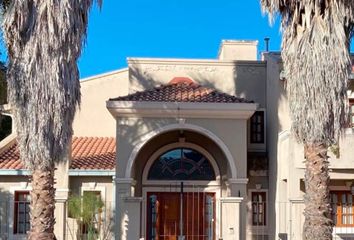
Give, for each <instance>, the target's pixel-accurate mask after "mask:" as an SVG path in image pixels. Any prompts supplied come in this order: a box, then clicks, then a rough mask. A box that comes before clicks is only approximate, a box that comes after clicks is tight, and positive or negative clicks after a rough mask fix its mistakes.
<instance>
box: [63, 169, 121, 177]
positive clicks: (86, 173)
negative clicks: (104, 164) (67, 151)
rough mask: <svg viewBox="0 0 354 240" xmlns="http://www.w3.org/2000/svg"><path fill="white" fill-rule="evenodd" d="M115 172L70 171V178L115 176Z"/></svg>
mask: <svg viewBox="0 0 354 240" xmlns="http://www.w3.org/2000/svg"><path fill="white" fill-rule="evenodd" d="M115 175H116V172H115V171H114V170H113V171H112V170H76V169H69V176H115Z"/></svg>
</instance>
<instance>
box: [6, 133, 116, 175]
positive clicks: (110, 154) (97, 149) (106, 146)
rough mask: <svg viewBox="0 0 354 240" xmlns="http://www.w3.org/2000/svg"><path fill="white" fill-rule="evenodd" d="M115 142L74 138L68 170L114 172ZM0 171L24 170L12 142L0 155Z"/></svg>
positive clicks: (105, 138)
mask: <svg viewBox="0 0 354 240" xmlns="http://www.w3.org/2000/svg"><path fill="white" fill-rule="evenodd" d="M115 163H116V141H115V139H114V138H108V137H74V138H73V143H72V162H71V165H70V169H77V170H114V169H115V165H116V164H115ZM0 169H9V170H10V169H11V170H19V169H24V167H23V164H22V162H21V160H20V154H19V151H18V148H17V142H16V141H14V142H13V143H12V144H11V145H10V146H9V147H8V148H7V149H6V150H5V151H3V152H1V153H0Z"/></svg>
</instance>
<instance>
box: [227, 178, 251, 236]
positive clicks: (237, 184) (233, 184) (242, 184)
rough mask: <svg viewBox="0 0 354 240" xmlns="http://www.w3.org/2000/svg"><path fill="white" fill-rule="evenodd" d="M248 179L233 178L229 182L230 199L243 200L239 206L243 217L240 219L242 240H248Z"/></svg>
mask: <svg viewBox="0 0 354 240" xmlns="http://www.w3.org/2000/svg"><path fill="white" fill-rule="evenodd" d="M247 183H248V179H247V178H233V179H229V180H228V181H227V183H226V184H227V186H228V189H229V197H231V198H238V199H241V201H240V202H238V204H239V213H240V215H241V216H243V217H241V218H240V219H239V229H240V233H239V234H240V239H246V227H247V217H246V216H247Z"/></svg>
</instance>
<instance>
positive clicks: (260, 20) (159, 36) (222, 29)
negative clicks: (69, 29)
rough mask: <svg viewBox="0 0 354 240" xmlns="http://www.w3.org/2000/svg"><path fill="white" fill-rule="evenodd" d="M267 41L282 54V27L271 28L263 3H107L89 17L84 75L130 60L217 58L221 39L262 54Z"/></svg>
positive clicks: (220, 0) (182, 0) (181, 0)
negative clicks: (248, 44)
mask: <svg viewBox="0 0 354 240" xmlns="http://www.w3.org/2000/svg"><path fill="white" fill-rule="evenodd" d="M266 36H268V37H270V38H271V42H270V50H279V49H280V39H281V34H280V31H279V22H276V23H275V24H274V25H273V26H270V25H269V22H268V17H267V16H263V15H262V13H261V9H260V3H259V0H247V1H241V0H218V1H216V0H204V1H202V0H129V1H126V0H125V1H120V0H104V1H103V7H102V9H101V11H99V10H98V9H97V7H94V8H93V9H92V11H91V14H90V22H89V30H88V38H87V43H86V46H85V49H84V51H83V54H82V57H81V59H80V62H79V69H80V75H81V77H88V76H92V75H95V74H100V73H104V72H107V71H112V70H116V69H119V68H123V67H126V66H127V63H126V58H127V57H172V58H216V55H217V52H218V48H219V45H220V42H221V40H222V39H240V40H258V41H259V50H263V49H264V42H263V39H264V37H266Z"/></svg>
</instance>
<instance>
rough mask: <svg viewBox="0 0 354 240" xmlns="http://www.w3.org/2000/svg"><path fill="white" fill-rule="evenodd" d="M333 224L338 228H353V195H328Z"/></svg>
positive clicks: (337, 192)
mask: <svg viewBox="0 0 354 240" xmlns="http://www.w3.org/2000/svg"><path fill="white" fill-rule="evenodd" d="M330 196H331V205H332V220H333V224H334V225H335V226H338V227H348V226H354V214H353V207H354V206H353V195H352V193H351V192H349V191H335V192H331V193H330Z"/></svg>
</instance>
